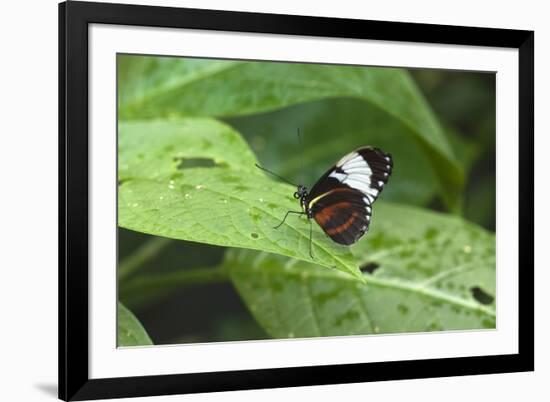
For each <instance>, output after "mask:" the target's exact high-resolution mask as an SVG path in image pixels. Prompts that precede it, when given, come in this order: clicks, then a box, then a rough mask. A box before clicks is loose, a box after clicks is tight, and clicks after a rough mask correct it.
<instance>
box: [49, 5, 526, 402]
mask: <svg viewBox="0 0 550 402" xmlns="http://www.w3.org/2000/svg"><path fill="white" fill-rule="evenodd" d="M92 23H99V24H118V25H133V26H152V27H171V28H193V29H203V30H220V31H241V32H258V33H273V34H287V35H306V36H322V37H335V38H357V39H377V40H387V41H403V42H424V43H438V44H456V45H472V46H489V47H508V48H515V49H518V50H519V98H518V110H519V133H518V135H519V149H518V152H519V177H520V180H519V183H518V185H519V237H518V238H519V261H518V267H521V269H519V283H518V287H519V334H518V336H519V338H518V339H519V345H518V351H519V352H518V353H517V354H508V355H498V356H471V357H460V358H442V359H426V360H412V361H411V360H409V361H397V362H376V363H361V364H341V365H327V366H314V367H295V368H277V369H261V370H244V371H225V372H213V373H192V374H173V375H159V376H142V377H124V378H108V379H90V378H89V375H88V367H89V364H88V363H89V351H88V337H89V335H88V286H89V283H88V269H89V268H88V261H89V259H88V257H89V244H88V212H89V206H88V173H89V171H88V25H89V24H92ZM533 141H534V32H532V31H520V30H510V29H493V28H473V27H460V26H446V25H431V24H416V23H401V22H382V21H366V20H351V19H337V18H322V17H308V16H291V15H275V14H256V13H244V12H230V11H211V10H199V9H185V8H170V7H156V6H142V5H121V4H106V3H88V2H78V1H70V2H66V3H61V4H60V5H59V398H61V399H63V400H85V399H101V398H118V397H134V396H151V395H169V394H180V393H195V392H209V391H224V390H241V389H252V388H272V387H292V386H304V385H319V384H336V383H351V382H365V381H381V380H397V379H411V378H426V377H444V376H461V375H472V374H488V373H505V372H519V371H532V370H534V346H533V341H534V223H533V222H534V198H533V196H534V160H533V152H534V142H533Z"/></svg>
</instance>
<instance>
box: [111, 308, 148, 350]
mask: <svg viewBox="0 0 550 402" xmlns="http://www.w3.org/2000/svg"><path fill="white" fill-rule="evenodd" d="M117 320H118V328H117V345H118V346H119V347H120V346H145V345H152V344H153V342H152V341H151V338H149V335H147V332H146V331H145V328H143V325H141V323H140V322H139V321H138V319H137V318H136V317H135V316H134V314H132V312H131V311H130V310H128V309H127V308H126V307H125V306H124V305H123V304H122V303H120V302H119V303H118V315H117Z"/></svg>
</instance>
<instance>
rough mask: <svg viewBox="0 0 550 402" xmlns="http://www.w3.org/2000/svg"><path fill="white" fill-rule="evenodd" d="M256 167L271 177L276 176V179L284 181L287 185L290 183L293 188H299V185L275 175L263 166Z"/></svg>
mask: <svg viewBox="0 0 550 402" xmlns="http://www.w3.org/2000/svg"><path fill="white" fill-rule="evenodd" d="M254 165H256V167H257V168H258V169H261V170H263V171H264V172H267V173H269V174H270V175H273V176H275V177H277V178H279V179H281V180H282V181H284V182H285V183H288V184H290V185H292V186H294V187H298V185H297V184H294V183H292V182H291V181H290V180H287V179H285V178H284V177H281V176H279V175H278V174H277V173H273V172H272V171H271V170H268V169H266V168H264V167H263V166H260V165H258V164H257V163H255V164H254Z"/></svg>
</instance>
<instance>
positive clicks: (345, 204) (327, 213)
mask: <svg viewBox="0 0 550 402" xmlns="http://www.w3.org/2000/svg"><path fill="white" fill-rule="evenodd" d="M351 205H352V204H351V202H349V201H342V202H338V203H336V204H333V205H331V206H330V207H326V208H323V209H322V210H320V211H319V212H317V213H316V214H315V220H316V221H317V223H318V224H319V225H321V226H322V227H323V226H326V225H327V223H328V222H330V220H331V219H332V218H333V216H334V215H336V214H337V213H338V212H339V210H341V209H348V208H350V207H351ZM357 216H358V214H357V212H353V213H352V215H351V216H350V218H349V219H348V220H347V221H346V222H344V223H343V224H341V225H340V226H337V227H335V228H331V229H325V232H326V233H327V234H329V235H332V234H336V233H342V232H343V231H345V230H346V229H347V228H349V227H350V226H351V225H352V224H353V221H354V220H355V218H356V217H357ZM323 229H324V228H323Z"/></svg>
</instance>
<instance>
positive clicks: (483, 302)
mask: <svg viewBox="0 0 550 402" xmlns="http://www.w3.org/2000/svg"><path fill="white" fill-rule="evenodd" d="M373 225H375V227H376V230H373V231H372V232H371V233H369V234H368V235H367V236H366V238H365V239H364V240H361V241H360V242H359V243H358V244H357V246H356V247H354V250H353V252H354V253H355V254H356V255H357V256H358V258H359V259H360V260H361V261H362V267H363V271H364V275H365V279H366V283H364V284H362V283H359V282H357V281H351V280H350V279H349V277H347V276H346V275H342V274H340V273H339V272H337V271H334V270H332V271H330V270H320V269H318V268H317V267H316V266H315V265H314V264H311V263H306V262H302V261H297V260H293V259H289V258H286V257H283V256H280V255H274V254H268V253H257V252H252V251H249V250H248V251H245V250H233V251H232V252H231V253H228V255H227V258H226V263H225V264H226V267H227V269H228V270H229V273H230V275H231V277H232V280H233V282H234V284H235V286H236V288H237V290H238V291H239V293H240V294H241V296H242V298H243V299H244V301H245V302H246V304H247V306H248V308H249V309H250V311H251V313H252V314H253V315H254V316H255V317H256V319H257V321H258V322H259V323H260V325H262V327H263V328H264V329H265V330H266V331H267V332H268V333H269V334H270V335H271V336H273V337H276V338H284V337H311V336H328V335H352V334H371V333H393V332H418V331H434V330H461V329H473V328H494V327H495V318H496V315H495V304H494V298H495V238H494V235H492V234H490V233H488V232H486V231H485V230H483V229H481V228H479V227H477V226H475V225H472V224H470V223H467V222H465V221H463V220H461V219H460V218H456V217H448V216H445V215H442V214H437V213H433V212H426V211H424V210H420V209H417V208H412V207H404V206H399V205H392V204H387V203H386V204H384V203H379V204H378V205H376V207H375V208H374V215H373Z"/></svg>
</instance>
